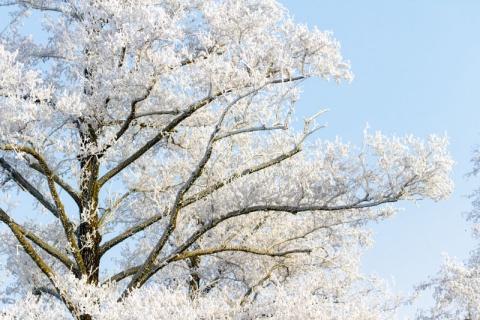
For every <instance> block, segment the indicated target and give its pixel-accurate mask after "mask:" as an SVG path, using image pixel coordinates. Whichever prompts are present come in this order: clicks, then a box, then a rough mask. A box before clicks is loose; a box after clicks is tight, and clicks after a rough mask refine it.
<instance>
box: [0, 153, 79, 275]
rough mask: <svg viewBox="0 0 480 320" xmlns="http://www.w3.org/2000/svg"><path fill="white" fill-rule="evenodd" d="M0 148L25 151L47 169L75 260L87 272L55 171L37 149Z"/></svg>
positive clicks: (48, 178) (52, 191)
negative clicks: (59, 192)
mask: <svg viewBox="0 0 480 320" xmlns="http://www.w3.org/2000/svg"><path fill="white" fill-rule="evenodd" d="M0 150H6V151H15V152H25V153H27V154H29V155H31V156H32V157H34V158H35V159H36V160H37V161H38V162H39V163H40V166H41V167H42V169H43V170H44V171H45V177H46V178H47V182H48V186H49V188H50V194H51V195H52V198H53V201H54V202H55V206H56V208H57V210H58V213H59V218H60V221H61V222H62V226H63V229H64V231H65V235H66V236H67V239H68V241H69V244H70V246H71V248H72V250H73V254H74V257H75V260H76V262H77V265H78V267H79V268H80V270H81V271H82V273H83V274H86V269H85V264H84V262H83V259H82V256H81V254H80V250H79V248H78V246H77V243H76V241H75V237H74V234H73V228H72V224H71V222H70V221H69V220H68V217H67V214H66V212H65V207H64V205H63V203H62V201H61V199H60V196H59V195H58V192H57V189H56V187H55V180H54V178H53V176H54V175H53V172H52V171H51V170H50V168H49V167H48V165H47V163H46V161H45V159H43V157H42V156H41V155H40V154H39V153H37V152H36V151H35V150H33V149H30V148H27V147H24V146H17V145H0Z"/></svg>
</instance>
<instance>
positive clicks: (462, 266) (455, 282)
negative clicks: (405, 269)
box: [417, 148, 480, 319]
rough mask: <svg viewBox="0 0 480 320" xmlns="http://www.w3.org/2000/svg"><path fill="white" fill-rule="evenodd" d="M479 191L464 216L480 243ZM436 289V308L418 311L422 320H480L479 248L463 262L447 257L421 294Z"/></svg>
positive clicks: (478, 160) (479, 160) (479, 165)
mask: <svg viewBox="0 0 480 320" xmlns="http://www.w3.org/2000/svg"><path fill="white" fill-rule="evenodd" d="M479 155H480V153H479V149H478V148H477V149H476V150H475V152H474V155H473V158H472V162H473V166H474V169H473V171H472V173H471V174H470V175H471V176H472V177H478V175H479V169H480V157H479ZM479 195H480V189H476V190H474V192H473V194H472V195H471V198H472V199H473V201H472V204H473V208H472V210H471V211H470V212H467V213H465V216H466V219H467V221H469V222H472V223H473V226H472V233H473V236H474V238H475V239H477V240H480V224H479V221H480V220H479V218H480V196H479ZM427 289H433V298H434V299H435V305H433V306H432V307H430V308H429V309H425V310H419V318H421V319H478V318H480V303H479V301H480V246H477V248H475V249H474V250H472V251H471V253H470V257H469V258H468V259H467V260H466V261H464V262H461V261H458V260H456V259H454V258H450V257H448V256H445V258H444V261H443V264H442V266H441V269H440V271H439V272H438V273H437V274H436V275H435V276H434V277H431V278H430V279H429V280H428V281H425V282H424V283H422V284H420V285H419V286H418V288H417V291H418V292H422V291H424V290H427Z"/></svg>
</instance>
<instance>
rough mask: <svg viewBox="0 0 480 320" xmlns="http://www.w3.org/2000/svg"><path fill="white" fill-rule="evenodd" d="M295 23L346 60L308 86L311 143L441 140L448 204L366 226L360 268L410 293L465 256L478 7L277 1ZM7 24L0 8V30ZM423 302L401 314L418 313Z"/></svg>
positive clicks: (477, 97)
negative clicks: (329, 35) (365, 137)
mask: <svg viewBox="0 0 480 320" xmlns="http://www.w3.org/2000/svg"><path fill="white" fill-rule="evenodd" d="M280 2H281V3H282V4H283V5H284V6H285V7H286V8H287V9H288V10H289V11H290V13H291V14H292V15H294V16H295V20H296V21H297V22H302V23H307V24H308V25H310V26H312V27H313V26H314V25H316V26H318V28H319V29H321V30H332V31H333V32H334V35H335V38H337V40H339V41H340V43H341V44H342V53H343V56H344V57H345V58H346V59H349V60H350V61H351V63H352V69H353V72H354V74H355V79H354V81H353V82H352V83H351V84H347V83H343V84H342V85H340V86H338V85H336V84H335V83H334V82H331V83H325V82H324V81H320V80H318V81H317V80H312V81H307V82H306V83H305V93H304V94H303V95H302V100H301V101H300V102H299V108H300V109H299V111H298V113H297V115H298V116H299V117H301V116H303V115H312V114H314V113H316V112H317V111H318V110H320V109H326V108H329V109H331V111H330V112H328V113H326V114H325V115H324V116H323V121H325V122H327V123H328V126H327V127H326V128H325V129H322V130H321V131H320V132H319V133H318V134H317V137H318V138H320V139H332V138H334V137H335V136H337V135H338V136H340V137H342V138H343V139H344V140H346V141H352V142H353V143H356V144H359V143H360V141H361V137H362V131H363V129H364V128H365V126H366V124H367V123H369V124H370V126H371V130H372V131H376V130H380V131H382V132H383V133H387V134H396V135H400V136H402V135H405V134H413V135H414V136H418V137H423V138H426V137H428V135H429V134H431V133H436V134H438V135H444V134H447V135H448V136H449V137H450V142H451V148H450V151H451V154H452V157H453V158H454V159H455V161H456V162H457V166H456V167H455V169H454V173H453V175H452V178H453V180H454V182H455V192H454V194H453V195H452V196H451V198H450V199H449V200H447V201H443V202H438V203H434V202H432V201H423V202H420V203H419V204H418V206H415V205H411V204H402V205H405V208H406V210H405V211H403V212H401V213H400V214H399V215H398V216H397V217H396V218H395V219H394V220H392V221H388V222H382V223H380V224H374V225H372V227H373V228H374V229H375V231H376V234H375V241H376V243H375V246H374V248H373V249H372V250H370V251H369V252H368V253H367V255H366V256H365V258H364V267H363V269H364V271H365V272H366V273H371V272H376V273H377V274H378V275H379V276H381V277H384V278H387V279H390V280H392V279H395V281H394V283H395V285H393V282H392V289H393V290H396V291H403V292H404V293H407V292H411V291H412V286H413V284H414V283H418V282H419V281H422V280H426V279H427V278H428V276H429V275H434V274H435V272H436V271H437V270H438V269H439V266H440V263H441V260H442V257H441V254H442V252H447V253H449V254H450V255H451V256H457V257H458V258H459V259H465V258H466V257H467V256H468V252H469V251H470V250H472V249H473V247H474V244H475V242H474V241H473V239H472V238H471V236H470V230H469V227H468V224H467V223H466V222H465V221H464V220H463V218H462V215H461V213H462V212H465V211H468V210H470V208H471V205H470V200H469V199H467V198H465V196H466V195H468V194H469V193H471V192H472V190H473V188H475V187H476V186H478V185H480V180H479V179H470V180H467V179H466V178H465V177H464V175H465V174H466V173H468V172H469V171H471V169H472V164H471V163H470V158H471V155H472V150H473V147H474V146H475V145H476V144H478V143H480V126H479V125H478V119H479V115H480V111H479V110H480V90H479V89H478V84H479V81H478V75H479V74H480V62H479V57H480V38H479V37H478V31H479V30H480V20H479V19H478V17H480V1H478V2H477V1H443V0H431V1H426V0H422V1H419V0H417V1H414V0H410V1H393V0H391V1H389V0H375V1H373V0H372V1H358V0H335V1H334V0H280ZM3 19H7V16H6V14H5V9H3V8H0V26H1V25H2V21H5V20H3ZM429 303H431V300H430V299H429V298H428V295H426V296H424V297H422V298H420V299H419V300H418V301H417V303H416V305H415V306H413V307H410V308H405V309H404V310H402V312H401V313H400V316H404V315H409V316H413V315H414V313H415V311H414V310H415V309H416V308H417V307H422V306H423V307H426V306H427V305H428V304H429Z"/></svg>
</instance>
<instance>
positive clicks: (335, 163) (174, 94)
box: [0, 0, 452, 319]
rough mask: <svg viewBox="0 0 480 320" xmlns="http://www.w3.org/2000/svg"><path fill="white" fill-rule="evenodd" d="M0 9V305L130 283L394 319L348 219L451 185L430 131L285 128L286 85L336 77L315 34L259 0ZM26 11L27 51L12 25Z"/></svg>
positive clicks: (294, 87) (182, 295) (251, 308)
mask: <svg viewBox="0 0 480 320" xmlns="http://www.w3.org/2000/svg"><path fill="white" fill-rule="evenodd" d="M0 4H1V5H4V6H7V5H9V4H15V5H16V6H14V7H12V10H17V11H16V13H14V16H15V17H16V18H15V19H13V20H12V22H11V24H10V27H9V29H8V32H6V33H5V34H4V35H2V40H1V43H0V44H1V47H0V62H1V63H0V68H1V69H0V71H1V74H0V113H1V114H2V117H1V118H0V179H1V180H0V188H1V191H2V192H3V193H5V194H7V196H9V197H10V198H12V199H21V201H22V202H24V204H23V205H22V206H20V207H18V208H15V207H13V206H9V207H6V206H3V207H2V206H0V221H1V222H2V229H1V231H0V254H1V255H2V257H5V265H6V268H7V269H8V271H9V272H10V274H11V275H10V276H9V281H8V282H6V283H5V284H3V285H2V286H1V287H0V295H1V296H2V297H8V298H5V299H9V297H24V296H28V294H34V295H36V296H35V297H36V298H38V299H39V300H38V301H39V303H38V304H32V312H36V311H34V309H35V308H37V307H38V308H40V309H42V308H46V309H48V308H50V309H49V310H57V309H55V308H60V307H59V306H62V305H63V308H64V309H61V308H60V309H58V310H60V311H58V312H63V313H64V314H67V313H69V314H71V315H72V316H74V317H76V318H78V319H91V318H92V317H94V316H95V315H96V313H97V312H104V311H105V310H111V309H109V308H110V306H111V308H119V309H118V310H120V309H121V308H127V306H128V304H129V303H130V302H129V301H134V300H132V299H138V297H142V295H145V296H148V295H150V294H153V293H150V291H148V290H154V291H155V290H156V292H160V293H155V295H158V294H161V295H164V296H165V297H166V298H165V299H167V296H168V297H169V298H168V299H170V298H171V299H173V300H175V299H178V301H179V302H178V303H179V304H182V305H186V306H188V305H189V304H198V305H196V306H195V308H198V309H195V310H203V309H202V308H204V307H205V306H204V305H203V302H204V301H209V300H208V299H216V300H217V301H223V302H224V304H223V305H221V306H217V307H218V308H220V309H222V308H226V309H228V308H231V310H230V311H228V312H233V313H232V317H234V316H236V315H237V314H239V317H242V315H241V314H242V312H247V313H248V314H249V315H252V317H254V316H255V317H256V316H261V314H263V313H275V312H277V310H275V309H272V308H270V309H269V308H268V306H276V304H278V308H279V309H282V308H283V307H282V303H298V301H309V302H308V304H309V307H308V308H307V307H305V308H304V310H305V312H307V313H308V312H317V313H321V314H325V315H329V314H332V315H336V316H338V317H340V318H342V317H343V312H346V313H348V312H351V314H352V317H354V318H355V317H357V315H362V314H368V315H372V318H385V317H387V318H388V317H389V315H391V314H393V313H394V312H395V308H396V306H398V304H399V300H397V298H396V297H392V296H390V295H389V294H388V290H386V289H385V286H383V285H381V284H379V281H378V280H377V279H374V278H365V277H364V276H363V275H361V274H359V272H358V270H359V259H360V257H361V254H362V252H363V251H364V250H365V249H366V248H368V246H370V245H371V242H372V241H371V239H370V231H369V230H368V229H366V227H365V226H366V225H367V224H368V223H369V222H371V221H377V220H379V219H384V218H389V217H392V216H393V215H394V214H395V213H396V212H397V211H398V208H396V207H394V206H393V203H394V202H397V201H400V200H409V201H418V200H421V199H423V198H431V199H434V200H441V199H444V198H445V197H447V196H448V195H449V194H450V192H451V188H452V186H451V181H450V180H449V178H448V174H449V172H450V170H451V167H452V160H451V159H450V156H449V154H448V152H447V150H446V147H447V144H448V142H447V139H446V138H439V137H436V136H431V137H430V138H429V139H428V141H422V140H419V139H415V138H412V137H405V138H399V137H391V138H389V137H386V136H384V135H382V134H380V133H375V134H371V133H368V132H365V133H364V142H363V144H362V146H360V147H355V146H353V145H351V144H349V143H344V142H342V140H341V139H336V140H335V141H314V140H313V139H311V135H312V134H313V133H314V132H316V131H317V130H318V129H319V128H320V127H319V126H317V125H316V122H315V121H316V118H317V117H318V116H320V114H321V113H322V112H318V113H317V114H316V115H314V116H312V117H311V118H308V119H305V123H304V128H303V129H301V130H295V129H294V128H293V125H292V114H293V113H294V111H295V107H296V105H295V102H296V101H297V100H298V99H299V89H298V86H299V84H300V83H301V82H302V81H303V80H306V79H308V78H310V77H322V78H324V79H326V80H328V79H333V80H335V81H337V82H341V80H342V79H344V80H347V81H350V80H351V79H352V75H351V72H350V66H349V63H348V61H345V60H343V58H342V56H341V55H340V51H339V48H340V47H339V44H338V43H337V42H336V41H335V40H334V39H333V38H332V34H331V33H330V32H323V31H319V30H316V29H315V30H310V29H309V28H307V27H306V26H304V25H298V24H295V23H294V22H293V21H292V19H291V18H290V17H289V16H288V14H287V11H286V10H285V9H284V8H283V7H282V6H281V5H279V4H278V3H277V2H275V1H271V0H268V1H264V0H262V1H260V0H249V1H239V0H226V1H210V0H206V1H197V0H190V1H189V0H182V1H177V0H168V1H167V0H165V1H149V0H142V1H122V2H119V1H101V2H99V1H93V2H92V1H84V0H75V1H69V2H65V1H55V0H52V1H36V0H34V1H2V0H0ZM33 10H37V11H41V12H44V13H45V14H46V17H45V19H44V21H43V28H44V31H45V33H46V35H47V36H48V37H49V40H48V41H47V42H45V43H35V42H34V41H33V40H32V39H30V38H28V37H24V36H23V35H22V34H21V33H20V32H19V30H20V29H19V25H20V24H21V21H22V20H23V19H24V18H26V17H27V16H28V13H29V12H30V11H33ZM4 115H5V116H4ZM24 199H30V202H29V201H25V200H24ZM2 205H3V204H2ZM29 205H31V207H29ZM25 208H28V209H25ZM59 279H63V280H59ZM65 279H67V280H68V279H70V280H71V279H77V280H78V279H80V280H78V281H79V282H76V283H74V281H73V280H72V281H73V282H72V281H70V280H68V281H67V280H65ZM77 280H75V281H77ZM307 280H308V281H307ZM65 281H66V282H65ZM64 283H67V287H65V286H64ZM111 288H114V289H111ZM299 288H301V290H299ZM83 290H87V291H88V294H87V293H85V292H84V291H83ZM96 290H98V292H99V293H98V294H99V295H95V294H96V293H95V294H93V292H97V291H96ZM105 290H106V291H105ZM142 290H144V291H142ZM90 291H91V294H90ZM299 291H301V294H300V293H299ZM104 292H110V293H109V294H108V295H106V294H104ZM142 292H143V293H142ZM107 296H108V297H107ZM134 297H137V298H134ZM287 297H288V298H287ZM354 297H357V298H354ZM359 297H360V298H359ZM26 299H33V298H32V297H27V298H26ZM142 299H143V298H142ZM142 299H140V300H142ZM222 299H223V300H222ZM143 300H145V301H149V300H148V299H143ZM135 301H137V300H135ZM282 301H283V302H282ZM288 301H290V302H288ZM135 303H137V302H135ZM138 303H141V302H138ZM52 304H54V305H53V306H52ZM217 305H218V303H217ZM298 307H299V305H298V304H297V308H298ZM95 308H97V309H95ZM142 308H143V307H142ZM151 308H156V305H152V306H151ZM179 308H180V307H179ZM182 308H183V307H182ZM192 308H193V307H192ZM40 309H38V310H40ZM127 309H128V308H127ZM127 309H125V310H127ZM180 309H181V308H180ZM35 310H36V309H35ZM61 310H63V311H61ZM67 310H68V311H67ZM152 310H153V309H152ZM181 310H183V309H181ZM185 310H186V309H185ZM215 310H217V309H215ZM222 310H223V309H222ZM315 310H317V311H315ZM217 311H218V310H217ZM217 311H212V312H217ZM25 312H29V311H28V310H26V311H25ZM52 312H53V311H52ZM55 312H57V311H55ZM122 312H123V311H122ZM152 312H153V311H152ZM159 312H160V311H159ZM162 312H163V311H162ZM179 312H180V311H179ZM198 312H200V311H198ZM209 312H210V311H209ZM302 312H303V311H302ZM119 314H120V311H119ZM213 314H214V313H212V317H215V316H213ZM359 317H360V316H359ZM362 317H363V316H362ZM343 318H344V317H343Z"/></svg>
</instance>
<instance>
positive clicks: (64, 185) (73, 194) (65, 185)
mask: <svg viewBox="0 0 480 320" xmlns="http://www.w3.org/2000/svg"><path fill="white" fill-rule="evenodd" d="M30 168H32V169H35V170H36V171H38V172H40V173H41V174H43V175H46V173H45V171H44V170H43V169H42V167H41V166H40V165H38V164H37V163H32V164H30ZM53 180H54V181H55V183H56V184H58V185H59V186H60V187H61V188H62V189H63V190H65V191H66V192H67V193H68V195H69V196H70V197H71V198H72V199H73V201H75V203H76V204H77V205H78V206H79V207H81V205H82V202H81V200H80V197H79V196H78V194H77V192H76V191H75V189H73V188H72V186H70V185H69V184H68V183H67V182H66V181H65V180H63V179H62V178H60V177H59V176H58V175H56V174H54V175H53Z"/></svg>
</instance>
